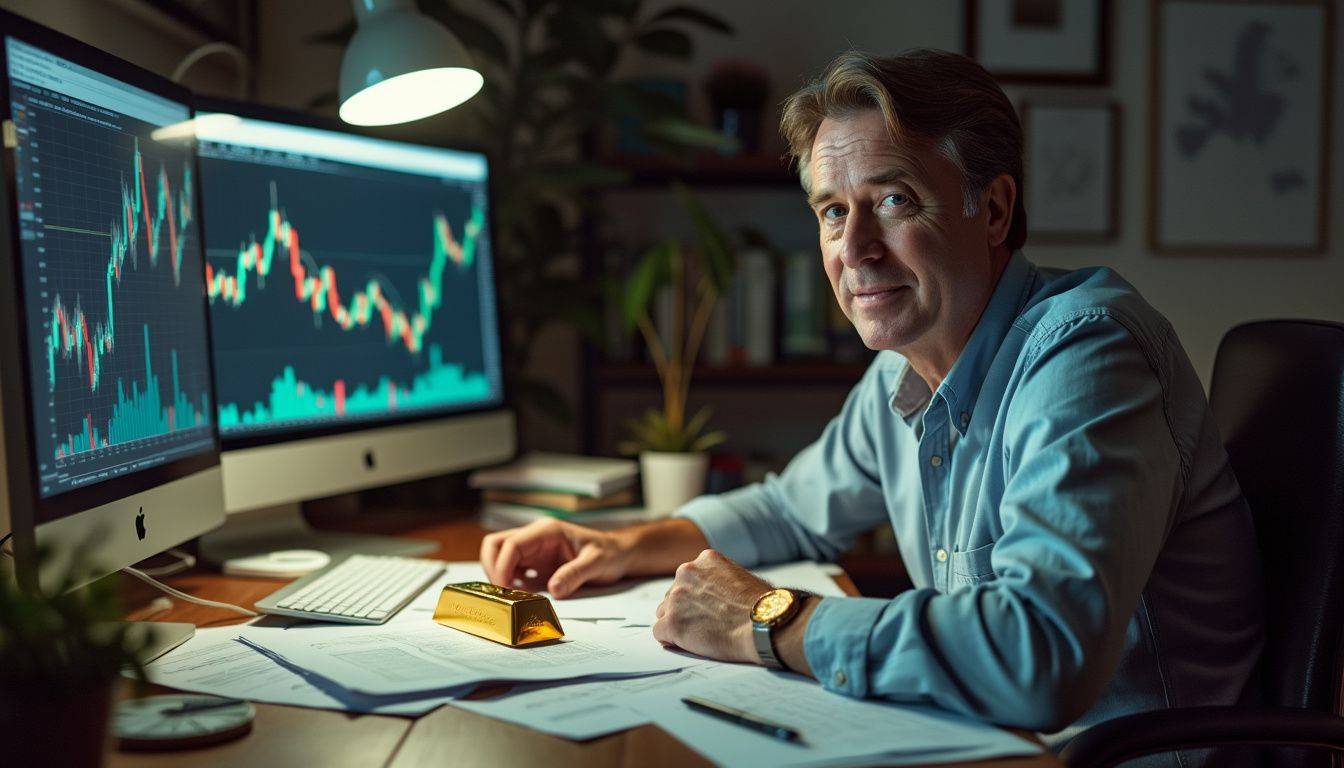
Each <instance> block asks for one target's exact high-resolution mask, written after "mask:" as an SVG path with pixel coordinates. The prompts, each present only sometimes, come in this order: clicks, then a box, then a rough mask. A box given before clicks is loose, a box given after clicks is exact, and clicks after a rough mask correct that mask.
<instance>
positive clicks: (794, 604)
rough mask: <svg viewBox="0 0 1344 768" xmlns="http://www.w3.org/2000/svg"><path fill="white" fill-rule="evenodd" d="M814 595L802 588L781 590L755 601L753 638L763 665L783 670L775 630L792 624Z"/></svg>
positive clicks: (752, 619) (771, 592) (752, 620)
mask: <svg viewBox="0 0 1344 768" xmlns="http://www.w3.org/2000/svg"><path fill="white" fill-rule="evenodd" d="M811 596H812V593H810V592H804V591H803V590H801V589H785V588H780V589H772V590H770V591H769V592H766V593H765V594H764V595H761V596H760V597H758V598H756V604H755V605H753V606H752V607H751V638H752V641H753V642H755V644H756V655H758V656H760V657H761V663H762V664H764V665H765V666H767V667H772V668H774V669H784V663H783V662H782V661H780V660H779V655H778V654H776V653H775V629H776V628H778V627H782V626H784V625H785V624H788V623H789V622H790V621H793V618H794V617H795V616H797V615H798V611H799V610H800V609H801V608H802V607H803V603H804V602H806V601H807V598H809V597H811Z"/></svg>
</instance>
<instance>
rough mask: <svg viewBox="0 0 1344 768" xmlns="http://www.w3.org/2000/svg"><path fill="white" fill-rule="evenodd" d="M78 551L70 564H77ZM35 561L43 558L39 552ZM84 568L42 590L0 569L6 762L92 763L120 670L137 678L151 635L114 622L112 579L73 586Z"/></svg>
mask: <svg viewBox="0 0 1344 768" xmlns="http://www.w3.org/2000/svg"><path fill="white" fill-rule="evenodd" d="M82 554H83V553H82V552H80V553H76V557H75V559H74V560H73V561H72V562H74V563H83V562H84V560H83V557H82ZM39 559H44V558H43V557H41V556H40V557H39ZM91 575H92V573H91V572H90V571H89V570H88V569H87V567H84V566H81V565H74V566H71V568H70V569H68V571H67V572H66V574H65V575H64V576H63V577H62V578H61V583H60V584H59V585H58V586H57V588H56V589H55V590H54V591H53V592H51V593H50V594H38V593H33V592H29V591H27V590H24V589H22V588H20V587H19V586H18V585H17V584H16V583H15V580H14V574H13V573H11V572H8V571H7V570H6V571H5V572H3V573H0V744H3V745H4V748H3V749H4V754H5V757H6V759H5V761H4V762H5V763H6V764H12V765H68V766H97V765H101V764H102V762H103V755H104V752H105V751H106V747H107V739H108V731H107V726H108V719H109V716H110V714H111V710H112V703H113V701H114V700H115V698H116V691H117V683H118V681H119V680H120V677H121V672H122V669H123V668H125V667H127V666H129V667H130V668H132V669H134V670H135V671H136V673H137V676H138V677H139V678H140V679H141V680H143V679H144V668H143V665H142V664H141V661H140V659H141V655H142V653H143V652H144V649H145V648H146V647H147V646H148V643H149V642H150V640H151V639H152V638H150V637H149V636H148V635H146V634H144V633H134V632H132V631H131V630H130V629H129V627H130V625H128V624H125V623H121V622H118V621H116V619H117V618H118V617H119V616H120V615H121V605H120V600H119V597H118V590H119V587H118V583H117V580H116V579H113V578H104V579H99V580H96V581H93V582H92V583H89V584H88V585H87V586H83V587H79V586H78V585H80V584H83V583H84V582H86V581H88V580H89V577H90V576H91Z"/></svg>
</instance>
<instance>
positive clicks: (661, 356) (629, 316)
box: [618, 185, 736, 512]
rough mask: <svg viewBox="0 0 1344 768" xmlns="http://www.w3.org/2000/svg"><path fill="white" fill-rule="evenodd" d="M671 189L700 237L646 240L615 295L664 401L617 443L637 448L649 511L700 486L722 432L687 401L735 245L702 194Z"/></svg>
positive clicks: (666, 508) (668, 506)
mask: <svg viewBox="0 0 1344 768" xmlns="http://www.w3.org/2000/svg"><path fill="white" fill-rule="evenodd" d="M674 191H675V192H676V195H677V197H678V199H679V200H680V202H681V205H682V207H683V208H685V209H686V212H687V213H688V214H690V217H691V221H692V223H693V224H694V225H695V230H696V234H697V239H698V243H697V244H696V247H695V248H694V249H693V250H689V251H688V250H686V249H683V247H682V244H681V243H680V242H678V241H676V240H666V241H663V242H660V243H658V244H656V245H654V246H653V247H651V248H649V249H648V250H647V251H645V253H644V254H643V256H641V257H640V260H639V262H638V263H637V264H636V266H635V269H634V271H633V272H632V273H631V275H630V277H629V278H628V279H627V280H626V283H625V286H624V289H623V293H622V297H621V301H622V306H621V310H622V315H623V317H624V319H625V322H626V324H627V326H628V327H631V328H634V329H637V330H638V331H639V334H640V335H641V336H642V337H643V339H644V343H645V344H646V345H647V346H648V349H649V356H650V357H651V358H652V359H653V365H654V368H655V369H656V370H657V373H658V381H659V383H660V384H661V385H662V390H663V407H662V408H661V409H650V410H649V411H647V412H645V413H644V415H643V416H642V417H640V418H638V419H633V420H631V421H630V422H629V423H628V426H629V428H630V432H631V438H632V439H630V440H627V441H624V442H622V443H621V444H620V445H619V446H618V447H619V449H620V450H621V452H622V453H627V454H638V455H639V460H640V475H641V480H642V482H643V485H644V503H645V506H647V507H648V508H649V509H650V510H652V511H654V512H670V511H672V510H673V509H676V508H677V507H678V506H680V505H681V504H683V503H685V502H687V501H689V500H690V499H692V498H694V497H696V496H698V495H700V493H701V492H703V490H704V487H705V470H706V467H707V466H708V463H709V455H708V453H707V451H708V450H709V449H710V448H712V447H714V446H715V445H718V444H719V443H721V442H723V441H724V440H725V439H726V435H725V434H724V433H723V432H721V431H709V430H708V429H707V428H708V426H709V419H710V410H709V409H708V408H701V409H700V410H699V411H697V412H696V413H695V414H694V415H688V414H687V409H686V403H687V399H688V397H689V395H690V389H691V374H692V372H693V371H694V370H695V361H696V357H697V356H698V355H699V352H700V346H701V344H702V343H703V342H704V339H705V332H706V330H707V329H708V327H709V321H710V317H711V316H712V315H713V313H714V305H715V304H716V303H717V301H718V298H719V296H720V295H721V294H722V293H723V292H724V291H725V290H727V288H728V284H729V282H730V281H731V280H732V275H733V270H734V262H735V261H736V258H735V253H734V249H733V246H732V244H731V243H730V241H729V240H728V238H727V237H726V236H725V235H724V233H723V231H722V230H721V229H720V228H719V226H718V225H717V224H716V223H715V222H714V221H713V219H711V218H710V216H709V214H708V213H707V212H706V211H705V209H704V206H703V205H701V204H700V201H699V200H697V199H695V198H694V197H693V196H692V195H691V194H690V192H689V191H688V190H687V189H686V188H685V187H683V186H681V185H676V186H675V187H674ZM688 256H689V257H690V258H689V259H688ZM688 262H689V263H688ZM692 282H694V288H692V287H691V283H692ZM663 288H668V289H670V292H671V296H670V299H671V303H672V313H671V314H672V318H671V322H670V323H669V324H668V325H667V326H666V327H665V328H663V329H661V331H660V329H659V328H657V327H656V326H655V325H654V322H653V319H652V317H651V313H650V305H651V304H652V302H653V299H654V296H655V295H656V294H657V293H658V292H659V290H660V289H663Z"/></svg>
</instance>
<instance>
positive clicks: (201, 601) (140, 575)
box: [0, 531, 261, 616]
mask: <svg viewBox="0 0 1344 768" xmlns="http://www.w3.org/2000/svg"><path fill="white" fill-rule="evenodd" d="M13 535H14V533H13V532H12V531H11V532H10V533H7V534H5V535H4V536H3V537H0V554H3V555H5V556H6V557H9V558H13V557H14V555H12V554H10V553H9V552H7V551H5V549H4V546H5V543H6V542H8V541H9V539H10V537H11V536H13ZM168 552H169V553H170V554H172V555H174V556H176V557H178V558H179V559H180V560H181V562H179V563H177V564H175V565H166V566H163V567H161V568H156V569H154V571H153V572H154V574H155V575H167V574H162V573H160V571H164V570H167V569H176V570H172V571H171V572H172V573H178V572H180V571H184V570H186V569H188V568H191V567H192V566H194V565H196V558H194V557H192V556H191V555H189V554H187V553H186V552H182V551H180V550H176V549H170V550H168ZM121 572H122V573H126V574H129V575H131V576H134V577H135V578H137V579H139V580H141V581H143V582H145V583H146V584H148V585H150V586H152V587H156V588H158V589H160V590H163V591H164V592H167V593H168V594H170V595H172V596H173V597H176V598H177V599H179V600H185V601H187V602H188V603H195V604H196V605H204V606H206V607H208V608H223V609H224V610H226V611H234V612H236V613H241V614H243V615H244V616H260V615H261V614H260V613H257V612H256V611H252V610H248V609H247V608H244V607H242V606H241V605H234V604H233V603H221V602H218V601H216V600H206V599H205V598H203V597H196V596H195V595H188V594H187V593H186V592H183V591H182V590H180V589H174V588H172V587H170V586H168V585H167V584H164V583H163V582H161V581H157V580H155V579H154V577H153V576H151V575H149V574H148V573H145V572H144V571H141V570H137V569H135V568H131V567H130V566H127V567H125V568H122V569H121Z"/></svg>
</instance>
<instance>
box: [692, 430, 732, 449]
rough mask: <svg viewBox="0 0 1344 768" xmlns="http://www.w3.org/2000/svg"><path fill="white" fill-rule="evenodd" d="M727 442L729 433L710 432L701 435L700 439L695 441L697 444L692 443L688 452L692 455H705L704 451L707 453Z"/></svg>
mask: <svg viewBox="0 0 1344 768" xmlns="http://www.w3.org/2000/svg"><path fill="white" fill-rule="evenodd" d="M727 441H728V433H727V432H723V431H719V432H709V433H706V434H704V435H701V436H700V437H699V438H698V439H696V440H695V442H693V443H691V445H690V446H689V448H688V450H689V451H690V452H691V453H703V452H704V451H707V450H709V449H710V448H713V447H714V446H716V445H720V444H722V443H725V442H727Z"/></svg>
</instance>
